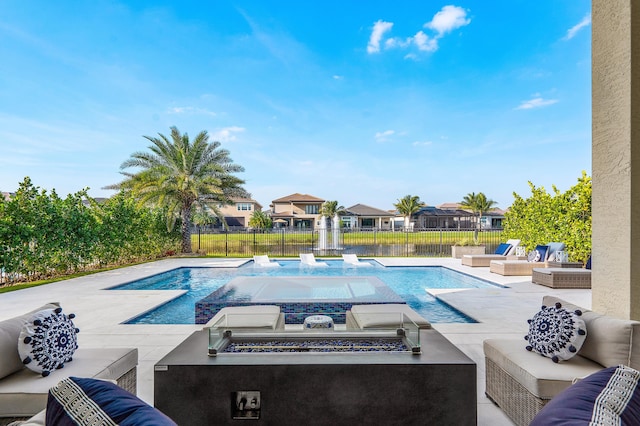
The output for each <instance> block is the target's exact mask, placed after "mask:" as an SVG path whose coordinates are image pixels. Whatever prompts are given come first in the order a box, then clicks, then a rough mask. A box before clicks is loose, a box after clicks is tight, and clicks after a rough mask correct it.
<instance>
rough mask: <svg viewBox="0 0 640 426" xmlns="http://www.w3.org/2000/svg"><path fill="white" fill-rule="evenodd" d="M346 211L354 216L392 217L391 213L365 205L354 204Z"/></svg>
mask: <svg viewBox="0 0 640 426" xmlns="http://www.w3.org/2000/svg"><path fill="white" fill-rule="evenodd" d="M346 210H347V211H348V212H349V213H353V214H355V215H356V216H394V214H393V213H391V212H389V211H387V210H381V209H377V208H375V207H371V206H367V205H365V204H356V205H353V206H351V207H349V208H347V209H346Z"/></svg>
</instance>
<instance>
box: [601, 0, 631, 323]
mask: <svg viewBox="0 0 640 426" xmlns="http://www.w3.org/2000/svg"><path fill="white" fill-rule="evenodd" d="M639 34H640V2H637V1H636V0H593V1H592V61H593V63H592V91H593V92H592V99H593V124H592V126H593V127H592V130H593V142H592V156H593V159H592V161H593V173H592V175H593V206H592V207H593V209H592V211H593V265H594V266H593V272H592V273H593V277H592V288H593V293H592V294H593V309H594V310H596V311H599V312H602V313H606V314H610V315H614V316H617V317H620V318H633V319H640V297H639V296H640V295H639V292H640V262H638V260H639V257H640V251H639V249H640V232H639V228H640V226H639V225H640V163H639V161H640V153H639V151H640V145H639V141H638V137H639V135H640V115H639V114H640V113H639V107H640V91H639V89H638V87H639V86H640V52H639V49H640V38H639Z"/></svg>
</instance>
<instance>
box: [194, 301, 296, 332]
mask: <svg viewBox="0 0 640 426" xmlns="http://www.w3.org/2000/svg"><path fill="white" fill-rule="evenodd" d="M203 328H251V329H256V328H258V329H271V330H284V314H283V313H281V312H280V307H279V306H275V305H253V306H228V307H226V308H222V309H220V311H218V313H216V314H215V316H214V317H213V318H211V319H210V320H209V321H208V322H207V323H206V324H205V325H204V327H203Z"/></svg>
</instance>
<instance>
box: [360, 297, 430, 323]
mask: <svg viewBox="0 0 640 426" xmlns="http://www.w3.org/2000/svg"><path fill="white" fill-rule="evenodd" d="M351 314H352V315H353V318H354V319H355V321H356V323H357V324H358V326H359V327H360V328H362V329H364V328H386V327H397V326H398V325H401V324H402V322H403V315H406V316H407V317H408V318H409V319H411V321H413V322H414V323H416V324H417V325H418V327H419V328H431V323H429V321H427V320H426V319H424V318H423V317H422V316H420V314H418V313H417V312H416V311H414V310H413V309H411V308H410V307H409V305H405V304H402V303H384V304H370V305H353V306H352V307H351Z"/></svg>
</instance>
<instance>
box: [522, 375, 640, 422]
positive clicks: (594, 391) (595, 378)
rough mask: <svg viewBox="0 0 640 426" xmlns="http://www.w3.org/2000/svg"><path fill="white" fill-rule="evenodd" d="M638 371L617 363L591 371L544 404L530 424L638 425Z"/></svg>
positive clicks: (639, 416) (639, 402)
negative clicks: (613, 365) (594, 371)
mask: <svg viewBox="0 0 640 426" xmlns="http://www.w3.org/2000/svg"><path fill="white" fill-rule="evenodd" d="M639 381H640V372H639V371H637V370H634V369H633V368H631V367H626V366H624V365H621V366H619V367H610V368H606V369H604V370H600V371H598V372H597V373H593V374H592V375H590V376H587V377H585V378H584V379H582V380H580V381H579V382H577V383H575V384H573V385H571V386H569V387H568V388H567V389H565V390H564V391H562V392H561V393H559V394H558V395H556V396H555V397H554V398H553V399H552V400H551V401H549V403H548V404H547V405H545V406H544V407H543V408H542V410H540V412H538V414H537V415H536V417H535V418H534V419H533V421H532V422H531V424H530V426H548V425H576V426H577V425H585V426H586V425H622V426H625V425H629V426H631V425H638V424H640V387H639V386H638V383H639Z"/></svg>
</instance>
